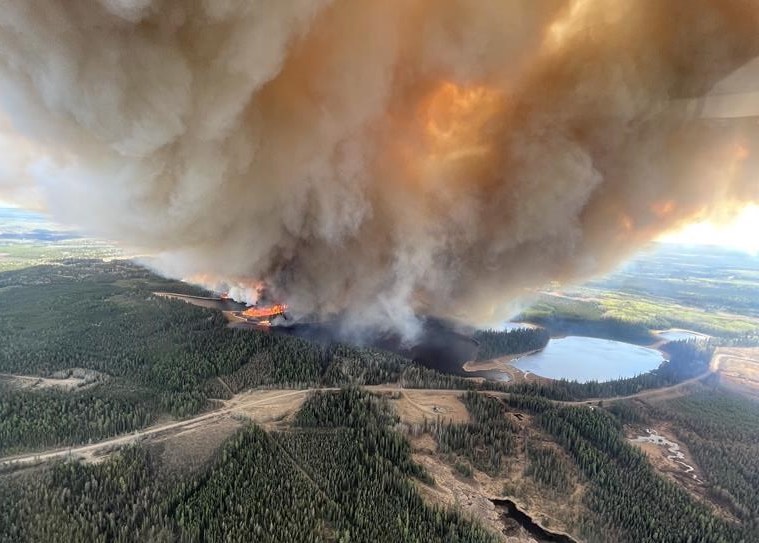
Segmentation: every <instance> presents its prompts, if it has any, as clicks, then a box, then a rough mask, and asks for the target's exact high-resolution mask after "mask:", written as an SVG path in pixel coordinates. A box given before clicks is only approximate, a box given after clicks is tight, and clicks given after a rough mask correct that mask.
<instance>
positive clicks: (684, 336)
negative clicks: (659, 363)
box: [656, 328, 709, 341]
mask: <svg viewBox="0 0 759 543" xmlns="http://www.w3.org/2000/svg"><path fill="white" fill-rule="evenodd" d="M656 335H657V336H659V337H660V338H662V339H666V340H667V341H689V340H699V341H700V340H704V339H708V338H709V336H707V335H705V334H699V333H698V332H692V331H691V330H680V329H678V328H672V329H671V330H664V331H662V332H659V333H657V334H656Z"/></svg>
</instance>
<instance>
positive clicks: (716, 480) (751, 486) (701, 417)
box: [655, 390, 759, 537]
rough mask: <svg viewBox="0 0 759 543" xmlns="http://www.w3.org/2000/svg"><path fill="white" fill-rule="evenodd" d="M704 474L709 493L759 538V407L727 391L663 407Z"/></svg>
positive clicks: (659, 407) (659, 406) (659, 408)
mask: <svg viewBox="0 0 759 543" xmlns="http://www.w3.org/2000/svg"><path fill="white" fill-rule="evenodd" d="M655 414H656V416H657V417H659V418H663V419H664V420H668V421H671V422H672V427H673V428H674V429H675V432H676V433H677V435H678V437H679V438H680V439H681V440H682V441H683V442H684V443H685V444H686V445H687V446H688V449H689V450H690V452H691V454H692V455H693V458H694V459H695V460H696V462H697V463H698V465H699V467H700V468H701V469H702V470H703V472H704V474H705V476H706V478H707V482H708V484H709V492H710V493H711V495H712V497H713V498H714V499H715V501H717V502H718V503H720V504H722V505H724V506H726V507H728V508H729V509H730V510H731V511H732V512H733V513H734V514H735V515H736V516H737V517H738V518H740V519H741V521H743V522H744V523H746V524H748V525H749V526H750V527H751V529H752V530H753V532H752V533H753V534H755V537H759V405H758V404H757V403H756V402H755V401H753V400H749V399H746V398H743V397H741V396H738V395H735V394H732V393H729V392H726V391H724V390H712V391H707V392H701V393H698V394H692V395H689V396H686V397H683V398H677V399H674V400H670V401H668V402H666V403H664V404H657V406H656V410H655Z"/></svg>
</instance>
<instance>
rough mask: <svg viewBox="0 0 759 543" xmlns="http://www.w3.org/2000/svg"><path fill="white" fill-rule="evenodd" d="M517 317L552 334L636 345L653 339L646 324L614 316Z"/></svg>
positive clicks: (647, 342) (649, 342) (647, 343)
mask: <svg viewBox="0 0 759 543" xmlns="http://www.w3.org/2000/svg"><path fill="white" fill-rule="evenodd" d="M519 318H520V319H522V320H524V321H525V322H529V323H532V324H535V325H538V326H541V327H543V328H545V329H546V330H548V331H549V332H550V334H551V335H552V336H570V335H575V336H588V337H597V338H602V339H613V340H616V341H624V342H627V343H635V344H637V345H649V344H651V343H653V341H654V339H655V337H654V336H653V334H652V333H651V331H650V330H649V329H648V327H647V326H646V325H644V324H642V323H639V322H632V321H628V320H623V319H617V318H614V317H600V318H596V319H586V318H574V317H569V316H543V315H524V316H520V317H519Z"/></svg>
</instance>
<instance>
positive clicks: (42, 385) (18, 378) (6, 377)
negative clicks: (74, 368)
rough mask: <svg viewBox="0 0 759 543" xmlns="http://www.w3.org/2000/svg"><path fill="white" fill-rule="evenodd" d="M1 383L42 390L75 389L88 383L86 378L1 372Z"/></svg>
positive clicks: (14, 386) (12, 386) (13, 386)
mask: <svg viewBox="0 0 759 543" xmlns="http://www.w3.org/2000/svg"><path fill="white" fill-rule="evenodd" d="M0 384H4V385H6V386H9V387H11V388H18V389H34V390H42V389H46V388H57V389H59V390H74V389H77V388H80V387H83V386H86V385H87V384H88V381H87V380H85V379H84V378H77V377H67V378H64V379H49V378H46V377H36V376H30V375H12V374H8V373H0Z"/></svg>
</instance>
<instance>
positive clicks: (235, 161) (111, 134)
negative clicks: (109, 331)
mask: <svg viewBox="0 0 759 543" xmlns="http://www.w3.org/2000/svg"><path fill="white" fill-rule="evenodd" d="M757 28H759V2H757V1H755V0H667V1H662V0H634V1H633V0H573V1H569V0H542V1H541V0H531V1H518V0H515V1H505V0H288V1H283V0H256V1H252V0H239V1H236V0H37V1H35V2H2V9H1V10H0V144H2V146H3V159H2V161H3V164H2V167H0V177H2V180H0V187H5V188H6V189H8V190H12V191H17V190H18V187H17V184H18V183H22V182H23V183H24V184H25V185H26V186H29V187H32V186H33V187H34V188H35V190H38V191H40V193H41V194H42V195H43V196H42V197H44V202H45V205H46V206H47V207H48V208H49V209H50V210H51V211H52V212H53V213H54V214H55V216H56V217H57V218H58V219H59V220H61V221H63V222H69V223H73V224H77V225H79V226H81V227H83V228H85V229H86V230H87V231H89V232H92V233H94V234H97V235H100V236H104V237H106V238H110V239H114V240H118V241H120V242H121V243H124V244H127V245H129V246H133V247H139V248H140V249H143V250H148V251H150V252H151V253H152V254H155V255H157V265H158V266H159V268H160V269H161V270H162V271H163V272H164V273H167V274H172V275H175V276H179V277H188V276H192V275H195V274H209V275H211V276H213V277H214V278H215V279H213V280H212V281H210V282H211V283H213V282H214V281H216V282H224V280H225V279H228V281H229V282H228V284H232V285H237V286H238V287H239V288H240V289H241V290H245V289H247V288H249V287H247V286H245V285H256V284H257V282H259V281H261V282H263V283H264V284H265V285H266V292H267V293H268V295H270V296H271V297H272V298H275V299H277V300H279V301H283V302H286V303H287V304H288V305H289V307H290V310H291V311H292V312H293V313H294V314H295V315H305V314H309V313H316V314H321V315H328V314H330V313H334V312H338V311H345V312H347V313H348V314H349V315H350V316H351V320H352V321H353V322H356V323H363V324H366V325H377V324H379V325H383V326H386V327H388V328H398V329H402V330H403V331H405V332H406V333H407V334H411V333H413V331H414V323H415V320H414V315H415V314H417V313H419V312H425V313H432V314H441V315H448V316H455V317H458V318H460V319H464V320H467V321H470V322H484V321H493V320H494V319H496V318H498V317H500V316H505V315H506V314H507V313H508V312H509V310H510V309H511V308H512V307H513V306H512V305H511V304H512V303H513V301H514V300H516V299H518V298H519V297H520V296H521V295H523V294H524V292H525V290H526V289H529V288H534V287H536V286H539V285H541V284H543V283H545V282H546V281H548V280H561V281H568V280H572V279H575V278H581V277H585V276H588V275H591V274H595V273H599V272H601V271H603V270H606V269H608V268H609V266H611V265H613V264H614V263H616V262H618V261H619V260H620V259H621V258H623V257H625V256H626V255H627V254H629V253H630V251H632V250H634V249H636V248H638V247H640V246H641V245H642V244H644V243H646V242H647V241H649V240H651V239H652V238H654V237H656V236H657V235H658V234H660V233H661V232H662V231H664V230H667V229H670V228H673V227H676V226H678V225H680V224H682V223H684V222H687V221H689V220H692V219H693V218H695V217H706V216H709V215H710V214H712V213H714V212H716V211H719V212H720V213H724V212H725V208H726V207H727V208H729V207H730V206H739V205H741V204H744V203H746V202H750V201H757V200H759V187H758V185H759V184H758V183H757V179H756V177H755V176H752V174H753V173H755V172H757V171H758V170H757V169H756V166H757V158H756V157H757V149H756V146H755V143H756V141H757V137H756V136H757V132H758V131H759V127H758V126H757V122H756V120H755V119H746V118H738V119H713V118H706V117H705V115H704V109H705V108H704V107H703V105H704V102H703V100H700V99H701V98H703V97H704V96H705V95H706V94H707V93H709V92H710V91H711V90H712V88H713V87H714V86H715V84H717V83H718V82H719V81H721V80H723V79H724V78H725V77H726V76H728V75H729V74H730V73H731V72H733V71H734V70H736V69H738V68H740V67H741V66H743V65H744V64H746V63H747V62H749V61H751V60H752V59H753V58H755V57H756V56H757V55H759V32H757ZM707 109H708V108H707ZM728 117H729V115H728ZM0 190H2V189H0ZM257 292H258V291H257V289H256V288H253V290H251V291H250V292H249V294H245V296H248V295H249V296H253V297H255V296H257V294H256V293H257Z"/></svg>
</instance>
